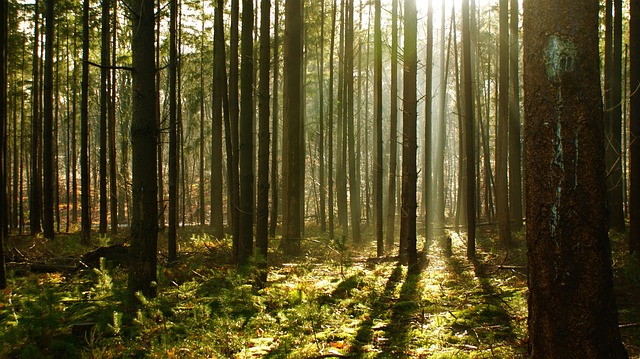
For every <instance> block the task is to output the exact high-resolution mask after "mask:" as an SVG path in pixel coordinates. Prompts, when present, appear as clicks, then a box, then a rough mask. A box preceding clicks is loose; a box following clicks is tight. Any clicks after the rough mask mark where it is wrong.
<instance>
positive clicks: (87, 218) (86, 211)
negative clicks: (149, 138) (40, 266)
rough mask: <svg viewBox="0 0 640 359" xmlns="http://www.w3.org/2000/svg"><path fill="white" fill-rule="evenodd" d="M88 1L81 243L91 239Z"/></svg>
mask: <svg viewBox="0 0 640 359" xmlns="http://www.w3.org/2000/svg"><path fill="white" fill-rule="evenodd" d="M89 2H90V0H84V1H83V5H82V84H81V86H82V90H81V92H82V98H81V100H80V207H81V209H82V212H81V214H80V222H81V233H82V244H84V245H89V242H90V240H91V208H89V196H90V194H91V193H90V191H91V188H90V177H89Z"/></svg>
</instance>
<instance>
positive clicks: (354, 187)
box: [345, 0, 362, 243]
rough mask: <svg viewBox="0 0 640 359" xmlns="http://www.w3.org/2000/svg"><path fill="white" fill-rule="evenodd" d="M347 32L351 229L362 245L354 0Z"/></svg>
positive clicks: (349, 8)
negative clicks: (354, 85) (355, 112)
mask: <svg viewBox="0 0 640 359" xmlns="http://www.w3.org/2000/svg"><path fill="white" fill-rule="evenodd" d="M346 1H347V6H346V9H345V15H346V21H345V22H346V24H345V25H346V29H345V30H346V31H345V91H346V94H345V95H346V99H347V101H346V104H345V105H346V117H345V121H346V122H347V133H346V135H347V149H348V152H349V202H350V204H351V228H352V235H353V242H354V243H360V242H361V241H362V237H361V234H360V183H359V181H358V180H357V179H358V177H359V176H358V174H357V173H356V172H357V171H359V168H358V166H356V154H355V152H356V150H355V131H354V121H355V116H354V111H353V110H354V101H353V98H354V94H353V69H354V67H353V44H354V40H353V37H354V32H353V0H346Z"/></svg>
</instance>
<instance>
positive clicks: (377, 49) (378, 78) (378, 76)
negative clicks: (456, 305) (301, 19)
mask: <svg viewBox="0 0 640 359" xmlns="http://www.w3.org/2000/svg"><path fill="white" fill-rule="evenodd" d="M429 3H431V2H429ZM374 7H375V15H374V25H373V26H374V33H373V41H374V49H373V52H374V55H373V56H374V58H373V61H374V64H373V88H374V93H373V97H374V99H373V102H374V118H375V134H374V138H375V146H376V147H375V148H376V152H375V156H376V157H375V161H374V163H373V171H374V182H375V184H374V196H375V197H374V204H375V205H374V211H375V218H376V224H375V225H376V230H375V232H376V247H377V254H378V257H381V256H383V255H384V237H383V231H382V230H383V222H382V212H383V209H382V27H381V25H380V17H381V12H382V9H381V5H380V0H375V2H374Z"/></svg>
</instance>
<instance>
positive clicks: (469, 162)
mask: <svg viewBox="0 0 640 359" xmlns="http://www.w3.org/2000/svg"><path fill="white" fill-rule="evenodd" d="M469 19H470V18H469V0H463V1H462V47H463V48H462V66H463V75H464V99H465V101H464V106H465V110H464V114H465V117H466V118H465V129H464V137H465V140H464V142H465V143H464V147H465V157H466V158H465V165H466V176H465V177H466V181H467V184H466V195H467V198H466V212H467V228H468V229H467V258H469V259H475V257H476V246H475V242H476V202H475V199H476V196H475V188H476V187H475V178H476V172H475V169H476V165H475V159H476V156H475V148H476V147H475V144H474V133H475V132H474V126H475V119H474V112H473V83H472V78H473V74H472V73H471V31H470V26H469Z"/></svg>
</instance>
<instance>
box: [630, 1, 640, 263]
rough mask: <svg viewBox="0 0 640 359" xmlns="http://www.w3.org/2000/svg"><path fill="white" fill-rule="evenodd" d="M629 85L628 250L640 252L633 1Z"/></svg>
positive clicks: (638, 42) (638, 53)
mask: <svg viewBox="0 0 640 359" xmlns="http://www.w3.org/2000/svg"><path fill="white" fill-rule="evenodd" d="M630 15H631V16H630V21H629V68H630V72H629V80H630V81H629V83H630V89H631V93H632V95H631V98H630V101H629V102H630V111H631V116H630V125H629V129H630V138H631V139H632V140H631V141H630V150H629V152H630V159H629V167H630V169H629V177H630V183H629V217H630V218H629V227H630V228H629V251H630V252H631V253H640V141H638V140H637V139H638V138H639V137H640V92H638V89H639V88H640V0H631V2H630Z"/></svg>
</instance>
